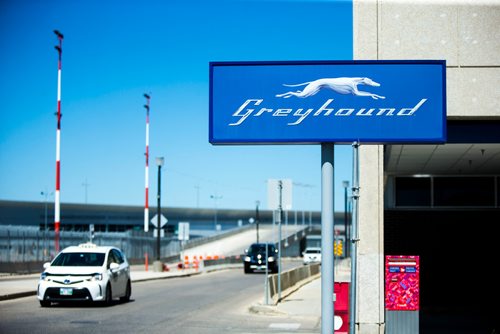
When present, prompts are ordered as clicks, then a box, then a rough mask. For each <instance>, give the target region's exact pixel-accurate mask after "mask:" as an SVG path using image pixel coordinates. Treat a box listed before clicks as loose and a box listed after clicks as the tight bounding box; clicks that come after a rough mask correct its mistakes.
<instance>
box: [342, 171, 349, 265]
mask: <svg viewBox="0 0 500 334" xmlns="http://www.w3.org/2000/svg"><path fill="white" fill-rule="evenodd" d="M342 186H343V187H344V236H345V242H344V244H345V256H346V257H347V256H349V247H347V245H348V241H347V240H349V239H348V237H349V232H348V228H347V219H348V213H347V188H349V181H343V182H342Z"/></svg>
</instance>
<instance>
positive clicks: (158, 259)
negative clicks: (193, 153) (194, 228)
mask: <svg viewBox="0 0 500 334" xmlns="http://www.w3.org/2000/svg"><path fill="white" fill-rule="evenodd" d="M163 163H164V158H163V157H159V158H156V165H157V166H158V196H157V199H158V206H157V210H158V212H157V218H158V221H157V222H156V224H157V226H156V227H157V230H156V232H157V235H156V262H157V264H155V265H153V266H154V268H155V269H158V268H162V267H163V266H162V264H161V261H160V235H161V233H160V230H161V167H162V166H163ZM155 271H163V270H155Z"/></svg>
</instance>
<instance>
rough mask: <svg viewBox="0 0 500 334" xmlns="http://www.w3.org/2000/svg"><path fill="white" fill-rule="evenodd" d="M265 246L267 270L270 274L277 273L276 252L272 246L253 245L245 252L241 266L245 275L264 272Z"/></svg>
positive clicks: (263, 244)
mask: <svg viewBox="0 0 500 334" xmlns="http://www.w3.org/2000/svg"><path fill="white" fill-rule="evenodd" d="M266 246H267V268H268V271H269V272H271V273H277V272H278V250H277V249H276V247H275V246H274V245H273V244H265V243H259V244H257V243H255V244H252V245H250V247H249V248H248V249H247V250H245V256H244V257H243V266H244V271H245V274H248V273H251V272H254V271H265V270H266Z"/></svg>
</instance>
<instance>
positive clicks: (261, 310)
mask: <svg viewBox="0 0 500 334" xmlns="http://www.w3.org/2000/svg"><path fill="white" fill-rule="evenodd" d="M248 312H250V313H254V314H264V315H275V316H286V315H288V313H286V312H283V311H280V310H278V309H277V308H276V306H275V305H263V304H255V305H252V306H250V307H249V308H248Z"/></svg>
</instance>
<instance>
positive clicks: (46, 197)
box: [40, 190, 54, 260]
mask: <svg viewBox="0 0 500 334" xmlns="http://www.w3.org/2000/svg"><path fill="white" fill-rule="evenodd" d="M40 194H41V195H42V196H44V197H45V229H44V230H43V248H44V252H43V259H44V260H45V259H46V256H47V254H48V253H49V251H48V246H49V244H48V242H47V241H48V240H47V232H48V224H47V223H48V219H47V214H48V203H47V200H48V196H49V193H48V192H47V190H45V191H42V192H40ZM53 194H54V193H50V195H53Z"/></svg>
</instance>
